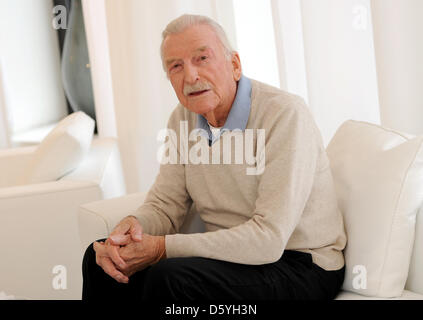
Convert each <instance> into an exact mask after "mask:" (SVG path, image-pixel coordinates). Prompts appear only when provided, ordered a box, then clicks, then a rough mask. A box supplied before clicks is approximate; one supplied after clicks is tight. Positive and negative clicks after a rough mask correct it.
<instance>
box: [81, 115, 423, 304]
mask: <svg viewBox="0 0 423 320" xmlns="http://www.w3.org/2000/svg"><path fill="white" fill-rule="evenodd" d="M327 154H328V157H329V160H330V166H331V170H332V173H333V177H334V183H335V189H336V192H337V198H338V205H339V208H340V210H341V212H342V213H343V216H344V223H345V230H346V233H347V239H348V240H347V246H346V248H345V250H344V255H345V260H346V274H345V280H344V284H343V290H345V291H342V292H341V293H340V294H339V296H338V297H337V299H340V300H341V299H376V298H377V297H379V298H395V299H423V216H422V214H423V209H422V208H421V206H422V202H423V136H418V137H413V136H411V135H407V134H404V133H401V132H396V131H394V130H391V129H388V128H383V127H381V126H377V125H375V124H370V123H365V122H359V121H346V122H345V123H344V124H343V125H342V126H341V127H340V128H339V129H338V131H337V132H336V134H335V135H334V137H333V138H332V140H331V142H330V143H329V145H328V147H327ZM143 199H144V195H143V194H132V195H129V196H125V197H121V198H116V199H110V200H106V201H98V202H94V203H89V204H85V205H83V206H82V207H81V208H80V211H79V231H80V235H81V240H82V245H83V248H86V247H87V246H88V245H89V244H90V243H91V242H93V241H94V240H97V239H100V238H106V237H107V236H108V234H109V233H110V231H111V230H112V229H113V228H114V226H115V225H116V224H117V223H118V222H119V221H120V220H121V219H122V218H123V217H124V216H127V215H129V214H132V213H133V212H134V211H135V210H136V209H137V208H138V207H139V206H140V205H141V204H142V203H143ZM203 230H204V226H203V225H202V222H201V220H200V219H199V216H198V215H196V214H195V207H193V208H192V209H191V212H190V214H189V217H188V219H187V220H186V222H185V224H184V227H183V229H182V230H180V232H185V233H190V232H201V231H203ZM410 257H411V260H410ZM357 267H358V269H357ZM404 287H405V290H404Z"/></svg>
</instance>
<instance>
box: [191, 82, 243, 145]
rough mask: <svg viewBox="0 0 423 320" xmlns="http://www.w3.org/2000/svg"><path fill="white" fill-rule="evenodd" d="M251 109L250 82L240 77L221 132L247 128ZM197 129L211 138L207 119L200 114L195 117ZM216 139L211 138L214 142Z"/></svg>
mask: <svg viewBox="0 0 423 320" xmlns="http://www.w3.org/2000/svg"><path fill="white" fill-rule="evenodd" d="M250 109H251V80H250V79H248V78H247V77H245V76H243V75H241V78H240V79H239V81H238V88H237V91H236V96H235V100H234V102H233V104H232V107H231V110H230V111H229V114H228V118H227V119H226V122H225V124H224V125H223V127H222V130H221V132H223V131H225V130H235V129H240V130H242V131H244V130H245V128H246V127H247V122H248V118H249V117H250ZM196 128H197V129H203V130H205V131H206V132H207V133H208V136H209V137H213V135H212V134H211V131H210V127H209V125H208V122H207V119H206V118H204V117H203V116H202V115H201V114H198V115H197V125H196ZM217 138H218V137H216V138H213V142H214V140H216V139H217Z"/></svg>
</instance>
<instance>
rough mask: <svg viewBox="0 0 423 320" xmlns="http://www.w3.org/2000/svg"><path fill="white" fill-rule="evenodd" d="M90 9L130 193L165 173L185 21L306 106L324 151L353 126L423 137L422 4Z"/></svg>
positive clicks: (414, 0)
mask: <svg viewBox="0 0 423 320" xmlns="http://www.w3.org/2000/svg"><path fill="white" fill-rule="evenodd" d="M89 7H90V8H89ZM99 8H100V9H99ZM84 9H87V10H86V11H85V19H86V20H87V22H86V26H87V29H88V30H87V33H88V43H89V49H90V60H91V61H92V63H93V64H94V63H97V64H98V66H97V67H95V66H94V65H93V66H92V71H93V82H94V91H97V92H95V96H96V107H97V108H100V109H101V110H96V112H97V114H99V115H100V114H101V115H102V116H101V117H100V119H98V121H99V124H98V125H99V129H100V135H103V136H104V135H113V136H117V137H119V143H120V148H121V153H122V162H123V164H124V171H125V178H126V181H127V190H128V192H135V191H147V190H148V189H149V187H150V186H151V184H152V183H153V182H154V178H155V176H156V174H157V172H158V167H159V164H158V162H157V160H156V154H157V149H158V147H159V142H158V141H157V139H156V137H157V133H158V131H159V130H160V129H161V128H163V127H165V126H166V122H167V119H168V117H169V115H170V113H171V111H172V110H173V108H174V107H175V106H176V104H177V99H176V96H175V94H174V93H173V89H172V87H171V85H170V83H169V82H168V80H167V79H166V76H165V74H164V72H163V71H162V67H161V61H160V54H159V46H160V41H161V31H162V30H163V28H164V27H165V26H166V24H167V23H168V22H169V21H170V20H171V19H173V18H175V17H177V16H179V15H181V14H183V13H196V14H204V15H208V16H210V17H211V18H214V19H215V20H217V21H218V22H219V23H221V24H222V25H223V27H224V28H225V29H226V31H227V33H228V35H229V38H230V40H231V41H232V44H233V45H234V47H235V48H236V49H237V50H238V51H239V53H240V57H241V61H242V65H243V70H244V73H245V74H246V75H247V76H249V77H251V78H255V79H257V80H260V81H263V82H267V83H269V84H271V85H273V86H277V87H280V88H281V89H284V90H287V91H290V92H293V93H295V94H298V95H300V96H302V97H303V98H304V99H305V100H306V102H307V103H308V105H309V107H310V109H311V111H312V113H313V114H314V117H315V119H316V122H317V124H318V126H319V128H320V130H321V132H322V135H323V139H324V142H325V144H327V143H328V142H329V141H330V139H331V138H332V136H333V134H334V133H335V131H336V129H337V128H338V127H339V125H340V124H341V123H342V122H344V121H346V120H348V119H356V120H361V121H368V122H372V123H377V124H382V125H386V126H389V127H391V128H393V129H397V130H402V131H407V132H410V133H415V134H418V133H423V122H422V121H421V120H420V119H422V118H423V108H422V101H423V90H420V86H421V84H422V83H423V63H421V59H422V57H423V34H422V33H423V22H421V21H420V20H419V16H421V14H422V13H423V12H422V11H423V4H422V2H421V1H420V0H402V1H396V0H343V1H339V0H319V1H315V0H260V1H256V0H203V1H195V0H177V1H176V0H159V1H154V2H153V1H147V0H126V1H117V0H89V1H87V0H85V1H84ZM99 15H103V18H100V19H99ZM96 19H97V22H98V20H100V22H101V23H90V21H91V22H92V21H95V20H96ZM90 28H91V31H90V30H89V29H90ZM90 35H91V36H90ZM99 39H103V40H102V41H99ZM99 56H101V59H100V58H98V57H99ZM94 57H97V58H98V59H97V60H96V61H97V62H94V60H95V59H94ZM96 70H97V71H96ZM96 86H97V90H96ZM107 88H110V90H109V91H108V92H107V90H108V89H107ZM97 99H100V100H102V101H103V102H102V103H97ZM102 123H103V124H102ZM113 124H114V127H113ZM102 128H103V129H102Z"/></svg>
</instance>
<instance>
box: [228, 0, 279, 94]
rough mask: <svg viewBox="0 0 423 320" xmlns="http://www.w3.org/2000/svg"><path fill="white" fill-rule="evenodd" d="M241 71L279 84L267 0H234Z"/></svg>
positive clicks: (270, 12) (268, 0)
mask: <svg viewBox="0 0 423 320" xmlns="http://www.w3.org/2000/svg"><path fill="white" fill-rule="evenodd" d="M233 5H234V15H235V28H236V39H237V47H238V52H239V55H240V58H241V63H242V68H243V74H244V75H246V76H247V77H251V78H253V79H255V80H259V81H262V82H265V83H268V84H270V85H273V86H275V87H278V88H279V86H280V81H279V71H278V62H277V57H276V45H275V35H274V29H273V21H272V9H271V4H270V0H260V1H257V0H233Z"/></svg>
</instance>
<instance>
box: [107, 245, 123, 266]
mask: <svg viewBox="0 0 423 320" xmlns="http://www.w3.org/2000/svg"><path fill="white" fill-rule="evenodd" d="M118 248H119V247H117V246H114V245H112V244H107V245H106V250H107V253H108V256H109V257H110V259H111V260H112V261H113V263H114V264H115V265H117V266H119V267H120V268H121V269H125V268H126V267H127V264H126V263H125V261H124V260H123V259H122V258H121V256H120V255H119V252H118Z"/></svg>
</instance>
